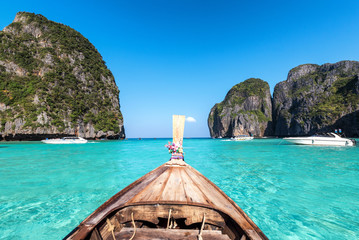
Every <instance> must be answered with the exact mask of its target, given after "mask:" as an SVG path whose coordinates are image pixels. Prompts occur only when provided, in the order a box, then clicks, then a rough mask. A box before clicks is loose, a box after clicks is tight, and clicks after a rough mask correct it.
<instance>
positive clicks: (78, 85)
mask: <svg viewBox="0 0 359 240" xmlns="http://www.w3.org/2000/svg"><path fill="white" fill-rule="evenodd" d="M118 96H119V90H118V88H117V86H116V83H115V80H114V77H113V75H112V73H111V71H110V70H109V69H108V68H107V67H106V65H105V62H104V61H103V59H102V57H101V55H100V54H99V52H98V51H97V50H96V48H95V47H94V46H93V45H92V44H91V43H90V42H89V41H88V40H87V39H86V38H85V37H83V36H82V35H81V34H80V33H79V32H77V31H75V30H74V29H72V28H70V27H68V26H65V25H63V24H60V23H55V22H52V21H49V20H47V19H46V18H45V17H43V16H41V15H35V14H33V13H26V12H20V13H18V14H17V15H16V17H15V20H14V22H13V23H11V24H10V25H9V26H7V27H5V28H4V30H3V31H0V136H1V138H2V139H7V140H11V139H16V140H26V139H34V140H37V139H41V138H43V137H55V136H65V135H75V134H78V135H79V136H82V137H85V138H100V137H108V138H118V137H122V138H123V137H125V132H124V127H123V118H122V114H121V111H120V104H119V98H118Z"/></svg>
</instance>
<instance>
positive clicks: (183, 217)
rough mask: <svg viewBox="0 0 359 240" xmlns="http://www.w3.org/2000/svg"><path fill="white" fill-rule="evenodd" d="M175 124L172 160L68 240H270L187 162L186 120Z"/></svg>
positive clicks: (102, 209)
mask: <svg viewBox="0 0 359 240" xmlns="http://www.w3.org/2000/svg"><path fill="white" fill-rule="evenodd" d="M173 119H174V121H173V126H174V129H175V128H176V129H177V130H176V131H174V132H173V134H174V138H173V140H174V143H175V144H174V145H168V148H169V149H170V152H171V153H172V156H171V159H170V161H168V162H166V163H164V164H162V165H161V166H159V167H158V168H156V169H154V170H152V171H151V172H149V173H147V174H146V175H144V176H143V177H141V178H139V179H138V180H136V181H135V182H133V183H132V184H130V185H129V186H127V187H126V188H124V189H123V190H121V191H120V192H118V193H117V194H116V195H114V196H113V197H112V198H110V199H109V200H107V201H106V202H105V203H104V204H103V205H102V206H100V207H99V208H98V209H97V210H96V211H94V212H93V213H92V214H91V215H89V216H88V217H87V218H86V219H85V220H83V221H82V223H80V225H79V226H78V227H77V228H75V229H74V230H73V231H72V232H71V233H70V234H68V235H67V236H66V237H65V238H64V239H66V240H70V239H72V240H82V239H84V240H116V239H130V240H132V239H133V240H136V239H137V240H142V239H176V240H180V239H195V240H197V239H198V240H201V239H202V240H206V239H219V240H221V239H223V240H230V239H232V240H247V239H252V240H260V239H261V240H262V239H268V238H267V237H266V236H265V235H264V233H263V232H262V231H261V230H260V229H259V228H258V227H257V225H256V224H255V223H254V222H253V221H252V220H251V219H250V218H249V217H248V216H247V215H246V214H245V213H244V211H243V210H242V209H241V208H239V207H238V205H237V204H236V203H235V202H234V201H233V200H232V199H230V198H229V197H228V196H227V195H226V194H225V193H224V192H223V191H222V190H221V189H219V188H218V187H217V186H216V185H215V184H214V183H212V182H211V181H210V180H208V179H207V178H206V177H205V176H203V175H202V174H201V173H200V172H198V171H197V170H196V169H194V168H193V167H191V166H190V165H189V164H187V163H186V162H185V161H184V160H183V154H182V152H183V151H182V149H180V148H181V147H182V140H183V127H184V116H177V117H174V118H173ZM182 125H183V126H182ZM178 129H180V130H178ZM176 144H177V145H176Z"/></svg>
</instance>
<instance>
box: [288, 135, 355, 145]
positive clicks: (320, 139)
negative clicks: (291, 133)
mask: <svg viewBox="0 0 359 240" xmlns="http://www.w3.org/2000/svg"><path fill="white" fill-rule="evenodd" d="M283 139H284V140H286V141H288V142H291V143H294V144H299V145H322V146H354V145H356V141H355V140H354V139H349V138H342V137H340V136H339V135H338V134H335V133H321V134H316V135H313V136H310V137H288V138H283Z"/></svg>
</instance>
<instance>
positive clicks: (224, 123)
mask: <svg viewBox="0 0 359 240" xmlns="http://www.w3.org/2000/svg"><path fill="white" fill-rule="evenodd" d="M358 77H359V62H357V61H341V62H337V63H334V64H329V63H327V64H323V65H321V66H320V65H316V64H304V65H300V66H298V67H295V68H293V69H291V70H290V71H289V73H288V77H287V80H286V81H283V82H279V83H278V84H277V85H276V86H275V88H274V92H273V98H271V97H270V93H269V85H268V83H267V82H265V81H263V80H261V79H248V80H246V81H244V82H242V83H239V84H237V85H235V86H234V87H233V88H232V89H231V90H230V91H229V92H228V93H227V95H226V97H225V99H224V100H223V102H221V103H217V104H216V105H214V107H213V108H212V109H211V111H210V113H209V116H208V127H209V130H210V134H211V137H233V136H236V135H240V134H247V135H251V134H252V135H254V136H257V137H263V136H278V137H285V136H298V135H309V134H314V133H316V132H324V131H333V130H334V129H342V131H343V133H344V134H345V135H346V136H347V137H358V136H359V79H358Z"/></svg>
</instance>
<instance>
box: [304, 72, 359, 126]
mask: <svg viewBox="0 0 359 240" xmlns="http://www.w3.org/2000/svg"><path fill="white" fill-rule="evenodd" d="M357 82H358V76H357V75H354V76H347V77H338V79H337V80H336V81H335V82H334V83H333V85H332V86H331V87H330V88H329V89H328V92H329V93H330V94H329V96H328V94H325V93H324V94H322V96H321V99H322V101H321V102H320V103H319V104H317V105H315V106H314V107H313V108H312V109H311V111H310V116H312V117H316V116H325V117H324V119H325V120H324V121H325V122H326V123H328V124H330V123H332V121H333V120H335V119H338V118H339V117H341V116H342V115H343V113H347V112H348V108H354V109H355V108H356V107H357V106H359V95H358V93H356V92H355V84H356V83H357Z"/></svg>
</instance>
